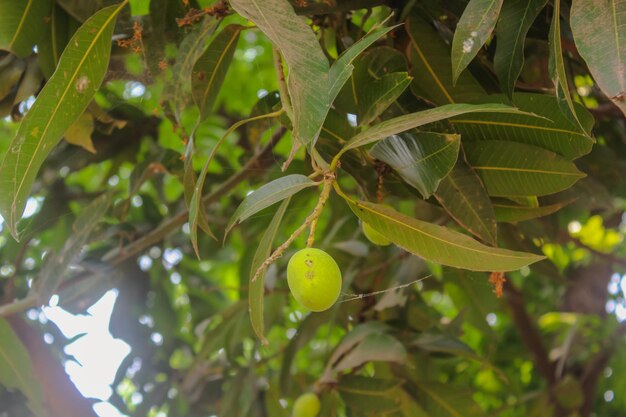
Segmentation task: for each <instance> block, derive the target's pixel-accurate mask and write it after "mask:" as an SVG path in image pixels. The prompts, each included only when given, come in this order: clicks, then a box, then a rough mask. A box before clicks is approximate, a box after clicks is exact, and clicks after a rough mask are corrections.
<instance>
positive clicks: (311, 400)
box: [291, 392, 322, 417]
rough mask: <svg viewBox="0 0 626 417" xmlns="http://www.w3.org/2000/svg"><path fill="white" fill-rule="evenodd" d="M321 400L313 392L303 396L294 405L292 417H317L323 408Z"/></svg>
mask: <svg viewBox="0 0 626 417" xmlns="http://www.w3.org/2000/svg"><path fill="white" fill-rule="evenodd" d="M321 407H322V406H321V404H320V399H319V398H317V395H315V394H314V393H312V392H307V393H306V394H302V395H301V396H299V397H298V399H296V402H295V403H293V412H292V413H291V415H292V417H317V415H318V414H319V412H320V408H321Z"/></svg>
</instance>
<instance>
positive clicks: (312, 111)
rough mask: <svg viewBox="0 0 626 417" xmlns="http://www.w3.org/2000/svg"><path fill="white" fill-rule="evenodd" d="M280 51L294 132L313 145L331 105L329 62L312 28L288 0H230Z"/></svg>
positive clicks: (297, 136) (304, 143)
mask: <svg viewBox="0 0 626 417" xmlns="http://www.w3.org/2000/svg"><path fill="white" fill-rule="evenodd" d="M230 4H231V6H232V7H233V8H234V9H235V10H236V11H237V13H239V14H240V15H242V16H243V17H245V18H246V19H248V20H250V21H252V22H254V23H255V24H256V25H257V26H258V27H259V28H260V29H261V30H262V31H263V33H265V35H267V37H268V38H269V39H270V40H271V41H272V44H274V45H275V46H276V47H277V48H278V49H279V50H280V52H281V53H282V55H283V57H284V58H285V61H286V63H287V67H288V69H289V79H288V80H287V87H288V89H289V96H290V97H291V104H292V106H293V118H294V120H292V123H293V136H294V138H295V139H296V141H298V142H299V143H301V144H303V145H307V146H308V145H312V144H314V143H315V141H316V140H317V137H318V135H319V132H320V130H321V128H322V124H323V123H324V119H325V118H326V113H327V112H328V109H329V108H330V103H329V74H328V71H329V64H328V59H326V56H325V55H324V52H323V51H322V48H321V46H320V44H319V42H318V40H317V38H316V37H315V33H314V32H313V30H312V29H311V28H310V27H309V25H307V23H306V21H305V20H304V19H303V18H301V17H298V16H297V15H296V13H295V12H294V10H293V7H292V6H291V4H290V3H289V2H288V1H287V0H263V1H261V0H231V2H230Z"/></svg>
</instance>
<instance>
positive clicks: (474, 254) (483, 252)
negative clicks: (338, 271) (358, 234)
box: [347, 200, 543, 271]
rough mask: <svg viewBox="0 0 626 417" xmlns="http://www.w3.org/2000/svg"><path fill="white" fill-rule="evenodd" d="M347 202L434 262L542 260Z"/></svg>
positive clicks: (491, 264)
mask: <svg viewBox="0 0 626 417" xmlns="http://www.w3.org/2000/svg"><path fill="white" fill-rule="evenodd" d="M347 201H348V204H349V205H350V208H351V209H352V211H353V212H354V213H355V214H356V215H357V216H358V217H359V218H360V219H361V220H363V221H364V222H366V223H368V224H369V225H370V226H372V228H373V229H374V230H376V231H377V232H378V233H380V234H382V235H383V236H385V237H386V238H387V239H389V240H391V241H392V242H393V243H395V244H396V245H398V246H400V247H401V248H403V249H404V250H406V251H408V252H411V253H412V254H414V255H417V256H419V257H421V258H424V259H426V260H428V261H431V262H435V263H438V264H442V265H448V266H453V267H456V268H463V269H470V270H474V271H514V270H517V269H520V268H521V267H523V266H526V265H529V264H531V263H534V262H537V261H540V260H541V259H543V257H542V256H538V255H534V254H530V253H524V252H516V251H511V250H507V249H500V248H492V247H490V246H485V245H483V244H482V243H480V242H478V241H476V240H474V239H472V238H471V237H469V236H467V235H464V234H462V233H459V232H455V231H454V230H451V229H448V228H445V227H443V226H439V225H436V224H432V223H427V222H424V221H421V220H417V219H414V218H412V217H408V216H405V215H404V214H401V213H399V212H397V211H395V210H393V209H392V208H389V207H385V206H382V205H379V204H373V203H369V202H364V201H353V200H347Z"/></svg>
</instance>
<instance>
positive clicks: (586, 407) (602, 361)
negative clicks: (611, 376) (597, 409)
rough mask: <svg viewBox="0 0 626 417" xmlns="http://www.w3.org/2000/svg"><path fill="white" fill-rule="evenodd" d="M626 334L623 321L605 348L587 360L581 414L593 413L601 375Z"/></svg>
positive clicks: (583, 376) (582, 384) (584, 416)
mask: <svg viewBox="0 0 626 417" xmlns="http://www.w3.org/2000/svg"><path fill="white" fill-rule="evenodd" d="M624 335H626V322H622V323H621V324H620V325H619V326H618V327H617V329H615V332H614V333H613V335H612V336H611V337H610V338H609V339H608V341H607V343H606V344H605V345H604V348H603V349H601V350H600V351H599V352H598V353H597V354H596V355H595V356H594V357H593V358H591V360H590V361H589V362H587V366H586V367H585V371H584V372H583V375H582V378H581V381H580V382H581V386H582V391H583V392H584V393H585V400H584V402H583V405H582V407H581V408H580V415H581V416H583V417H587V416H589V415H590V414H591V412H592V411H593V410H592V407H593V402H594V400H595V393H596V388H597V385H598V380H599V379H600V376H602V372H603V371H604V369H605V368H606V367H607V365H608V364H609V361H610V360H611V357H612V356H613V352H615V348H616V345H617V343H618V342H619V339H620V338H623V337H624Z"/></svg>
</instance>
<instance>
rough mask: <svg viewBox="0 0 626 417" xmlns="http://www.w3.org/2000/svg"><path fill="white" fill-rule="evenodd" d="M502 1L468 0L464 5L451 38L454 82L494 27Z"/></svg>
mask: <svg viewBox="0 0 626 417" xmlns="http://www.w3.org/2000/svg"><path fill="white" fill-rule="evenodd" d="M502 2H503V0H470V2H469V3H468V4H467V7H465V10H464V11H463V15H461V19H460V20H459V23H458V24H457V25H456V30H455V31H454V38H453V39H452V79H453V81H454V82H455V83H456V80H457V78H459V75H460V74H461V72H463V70H464V69H465V68H466V67H467V66H468V65H469V63H470V62H471V61H472V59H474V57H475V56H476V54H477V53H478V51H479V50H480V48H482V47H483V45H484V44H485V42H486V41H487V39H489V36H490V35H491V32H493V29H494V28H495V27H496V22H497V21H498V15H499V14H500V8H501V7H502Z"/></svg>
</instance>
